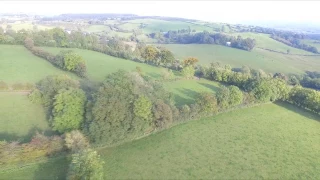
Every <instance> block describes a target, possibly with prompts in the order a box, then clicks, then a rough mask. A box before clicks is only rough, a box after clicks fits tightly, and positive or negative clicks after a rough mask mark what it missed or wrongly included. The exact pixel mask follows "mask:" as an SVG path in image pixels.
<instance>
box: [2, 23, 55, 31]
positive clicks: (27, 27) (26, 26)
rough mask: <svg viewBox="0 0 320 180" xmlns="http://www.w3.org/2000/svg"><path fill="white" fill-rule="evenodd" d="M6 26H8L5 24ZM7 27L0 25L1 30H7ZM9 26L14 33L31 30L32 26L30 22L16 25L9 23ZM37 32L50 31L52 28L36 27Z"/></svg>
mask: <svg viewBox="0 0 320 180" xmlns="http://www.w3.org/2000/svg"><path fill="white" fill-rule="evenodd" d="M7 25H8V24H7ZM7 25H4V24H2V25H0V27H2V28H3V29H6V28H7ZM9 25H11V26H12V29H13V30H15V31H19V30H22V29H25V30H33V26H34V25H33V24H32V23H31V22H25V23H21V22H17V23H9ZM36 26H37V28H38V30H45V29H52V28H53V27H49V26H43V25H36Z"/></svg>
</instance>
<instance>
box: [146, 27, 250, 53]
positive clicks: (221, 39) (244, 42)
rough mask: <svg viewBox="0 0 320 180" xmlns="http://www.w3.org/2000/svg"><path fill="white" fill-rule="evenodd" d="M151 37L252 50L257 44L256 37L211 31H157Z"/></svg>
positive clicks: (182, 42) (171, 41)
mask: <svg viewBox="0 0 320 180" xmlns="http://www.w3.org/2000/svg"><path fill="white" fill-rule="evenodd" d="M149 37H151V38H154V39H157V40H158V43H178V44H218V45H223V46H230V47H233V48H237V49H242V50H246V51H251V50H252V49H253V48H254V47H255V45H256V42H255V39H251V38H242V37H241V36H237V37H234V36H229V35H226V34H223V33H209V32H208V31H204V32H198V33H191V31H190V30H189V31H188V30H178V31H168V32H166V33H161V32H157V33H151V34H149Z"/></svg>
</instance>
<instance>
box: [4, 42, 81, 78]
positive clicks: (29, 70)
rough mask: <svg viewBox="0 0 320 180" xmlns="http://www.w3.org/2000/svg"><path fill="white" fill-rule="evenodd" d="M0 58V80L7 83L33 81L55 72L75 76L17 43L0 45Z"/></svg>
mask: <svg viewBox="0 0 320 180" xmlns="http://www.w3.org/2000/svg"><path fill="white" fill-rule="evenodd" d="M0 59H1V64H0V81H4V82H6V83H9V84H12V83H18V82H19V83H26V82H30V83H35V82H38V81H39V80H40V79H42V78H44V77H46V76H48V75H55V74H67V75H69V76H71V77H73V78H76V76H75V75H73V74H71V73H68V72H66V71H62V70H60V69H58V68H56V67H54V66H53V65H52V64H50V63H49V62H47V61H46V60H44V59H41V58H39V57H37V56H34V55H33V54H32V53H31V52H29V51H28V50H27V49H26V48H25V47H23V46H19V45H0Z"/></svg>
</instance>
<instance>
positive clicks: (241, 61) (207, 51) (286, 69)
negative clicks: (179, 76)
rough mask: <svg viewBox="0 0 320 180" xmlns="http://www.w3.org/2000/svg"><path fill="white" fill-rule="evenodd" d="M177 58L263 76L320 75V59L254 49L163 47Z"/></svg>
mask: <svg viewBox="0 0 320 180" xmlns="http://www.w3.org/2000/svg"><path fill="white" fill-rule="evenodd" d="M163 46H165V47H167V48H168V49H170V50H171V51H172V52H173V53H174V55H175V56H176V58H178V59H180V60H182V59H184V58H186V57H190V56H192V57H197V58H198V59H199V60H200V62H199V63H200V64H210V63H212V62H219V63H222V64H230V65H231V66H232V67H241V66H243V65H247V66H249V67H251V68H254V69H262V70H264V71H266V72H270V73H275V72H282V73H286V74H289V73H297V74H301V73H303V72H304V71H306V70H309V71H320V57H319V56H298V55H290V54H289V55H286V54H280V53H275V52H270V51H266V50H262V49H257V48H255V49H253V50H252V51H251V52H248V51H244V50H240V49H235V48H230V47H225V46H220V45H212V44H166V45H163Z"/></svg>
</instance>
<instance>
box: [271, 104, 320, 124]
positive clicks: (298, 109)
mask: <svg viewBox="0 0 320 180" xmlns="http://www.w3.org/2000/svg"><path fill="white" fill-rule="evenodd" d="M274 104H276V105H278V106H281V107H284V108H286V109H287V110H289V111H292V112H295V113H298V114H300V115H302V116H304V117H306V118H309V119H312V120H315V121H318V122H320V115H317V114H315V113H313V112H310V111H308V110H306V109H303V108H301V107H298V106H296V105H293V104H290V103H287V102H282V101H277V102H274Z"/></svg>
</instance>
